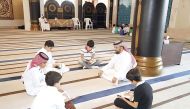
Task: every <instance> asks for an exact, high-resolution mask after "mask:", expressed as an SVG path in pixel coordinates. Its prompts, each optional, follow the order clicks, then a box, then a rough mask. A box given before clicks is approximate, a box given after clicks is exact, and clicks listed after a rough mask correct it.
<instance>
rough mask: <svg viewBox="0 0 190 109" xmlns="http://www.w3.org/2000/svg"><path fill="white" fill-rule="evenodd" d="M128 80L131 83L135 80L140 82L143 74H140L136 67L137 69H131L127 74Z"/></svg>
mask: <svg viewBox="0 0 190 109" xmlns="http://www.w3.org/2000/svg"><path fill="white" fill-rule="evenodd" d="M126 78H127V79H128V80H130V81H133V80H134V81H137V82H139V81H141V80H142V78H141V72H140V70H139V69H138V68H137V67H136V68H134V69H131V70H130V71H129V72H128V73H127V75H126Z"/></svg>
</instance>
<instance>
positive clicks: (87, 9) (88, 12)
mask: <svg viewBox="0 0 190 109" xmlns="http://www.w3.org/2000/svg"><path fill="white" fill-rule="evenodd" d="M83 18H91V19H94V4H93V3H91V2H85V4H84V5H83Z"/></svg>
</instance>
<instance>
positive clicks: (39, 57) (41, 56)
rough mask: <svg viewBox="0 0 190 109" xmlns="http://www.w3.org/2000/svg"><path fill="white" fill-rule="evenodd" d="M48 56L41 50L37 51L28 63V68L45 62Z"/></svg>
mask: <svg viewBox="0 0 190 109" xmlns="http://www.w3.org/2000/svg"><path fill="white" fill-rule="evenodd" d="M48 59H49V58H48V56H47V55H46V54H45V53H43V52H40V53H38V54H37V55H36V56H35V57H34V58H33V59H32V61H31V64H30V69H31V68H33V67H36V66H39V65H40V64H42V63H44V62H47V61H48Z"/></svg>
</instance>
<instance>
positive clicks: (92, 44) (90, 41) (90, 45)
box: [86, 40, 94, 48]
mask: <svg viewBox="0 0 190 109" xmlns="http://www.w3.org/2000/svg"><path fill="white" fill-rule="evenodd" d="M86 45H87V46H89V47H91V48H93V47H94V41H93V40H89V41H88V42H87V44H86Z"/></svg>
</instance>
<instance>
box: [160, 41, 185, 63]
mask: <svg viewBox="0 0 190 109" xmlns="http://www.w3.org/2000/svg"><path fill="white" fill-rule="evenodd" d="M183 45H184V43H181V42H171V43H170V44H164V45H163V47H162V61H163V66H164V67H166V66H171V65H180V62H181V55H182V51H183Z"/></svg>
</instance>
